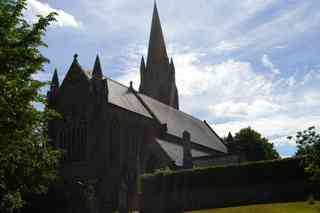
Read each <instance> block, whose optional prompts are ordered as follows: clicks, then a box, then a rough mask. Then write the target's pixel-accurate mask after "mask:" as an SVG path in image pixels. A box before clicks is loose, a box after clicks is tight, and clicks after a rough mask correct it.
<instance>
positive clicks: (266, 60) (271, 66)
mask: <svg viewBox="0 0 320 213" xmlns="http://www.w3.org/2000/svg"><path fill="white" fill-rule="evenodd" d="M261 62H262V64H263V66H265V67H266V68H268V69H270V71H271V72H272V73H274V74H279V73H280V70H279V69H278V68H276V66H275V65H274V64H273V63H272V62H271V60H270V58H269V56H268V55H266V54H264V55H263V56H262V59H261Z"/></svg>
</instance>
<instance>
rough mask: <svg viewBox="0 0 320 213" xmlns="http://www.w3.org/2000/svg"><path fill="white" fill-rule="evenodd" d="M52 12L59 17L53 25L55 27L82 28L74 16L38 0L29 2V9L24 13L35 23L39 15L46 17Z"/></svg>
mask: <svg viewBox="0 0 320 213" xmlns="http://www.w3.org/2000/svg"><path fill="white" fill-rule="evenodd" d="M51 12H56V13H58V16H57V17H56V19H57V21H56V22H54V23H53V24H54V25H55V26H59V27H73V28H81V27H82V24H81V23H80V22H79V21H77V20H76V18H75V17H74V16H73V15H71V14H69V13H67V12H65V11H63V10H60V9H54V8H52V7H51V6H50V5H49V4H48V3H45V2H41V1H38V0H28V1H27V9H26V11H25V12H24V15H25V17H26V18H27V19H28V20H29V21H31V22H35V21H36V20H37V15H43V16H46V15H48V14H49V13H51Z"/></svg>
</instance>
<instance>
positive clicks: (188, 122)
mask: <svg viewBox="0 0 320 213" xmlns="http://www.w3.org/2000/svg"><path fill="white" fill-rule="evenodd" d="M139 96H140V97H141V98H142V100H143V101H144V102H145V103H146V105H147V106H148V107H149V108H150V109H151V111H152V112H153V113H154V114H155V116H156V117H157V118H158V119H159V120H160V122H161V123H162V124H167V128H168V133H169V134H172V135H175V136H177V137H180V138H181V137H182V133H183V132H184V131H188V132H189V133H190V134H191V141H192V142H195V143H197V144H200V145H203V146H206V147H209V148H211V149H214V150H217V151H220V152H224V153H226V152H227V148H226V146H225V145H224V144H223V143H222V142H221V140H220V138H219V137H218V136H217V135H216V134H215V133H214V132H213V131H212V130H211V129H210V128H209V127H208V126H207V125H206V124H205V123H204V122H203V121H201V120H199V119H197V118H195V117H193V116H191V115H188V114H186V113H184V112H182V111H180V110H176V109H174V108H173V107H170V106H168V105H165V104H163V103H161V102H159V101H157V100H155V99H153V98H150V97H148V96H146V95H143V94H140V93H139Z"/></svg>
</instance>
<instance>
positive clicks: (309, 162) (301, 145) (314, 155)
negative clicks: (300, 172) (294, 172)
mask: <svg viewBox="0 0 320 213" xmlns="http://www.w3.org/2000/svg"><path fill="white" fill-rule="evenodd" d="M289 139H294V140H295V141H296V143H297V145H298V150H297V153H296V156H303V157H304V160H305V164H306V171H307V172H309V173H311V174H312V177H313V178H314V179H316V180H320V133H319V131H317V129H316V128H315V127H314V126H312V127H309V128H308V129H306V130H303V131H299V132H297V134H296V136H295V138H292V137H289Z"/></svg>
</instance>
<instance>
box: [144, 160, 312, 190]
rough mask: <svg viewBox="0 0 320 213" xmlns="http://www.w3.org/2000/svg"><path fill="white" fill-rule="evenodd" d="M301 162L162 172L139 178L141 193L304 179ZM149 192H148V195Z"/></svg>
mask: <svg viewBox="0 0 320 213" xmlns="http://www.w3.org/2000/svg"><path fill="white" fill-rule="evenodd" d="M307 178H308V175H307V174H306V173H305V171H304V168H303V165H302V160H301V159H299V158H286V159H281V160H271V161H259V162H251V163H244V164H238V165H229V166H217V167H206V168H195V169H190V170H180V171H164V172H158V173H155V174H146V175H144V176H142V179H141V181H142V191H145V190H148V191H149V192H151V193H152V192H154V193H157V192H161V191H174V190H179V189H182V188H185V187H188V188H189V189H192V188H201V187H211V186H214V187H223V186H225V185H228V186H232V185H252V184H261V183H270V182H272V183H285V182H286V181H288V180H301V179H307ZM150 190H151V191H150Z"/></svg>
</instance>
